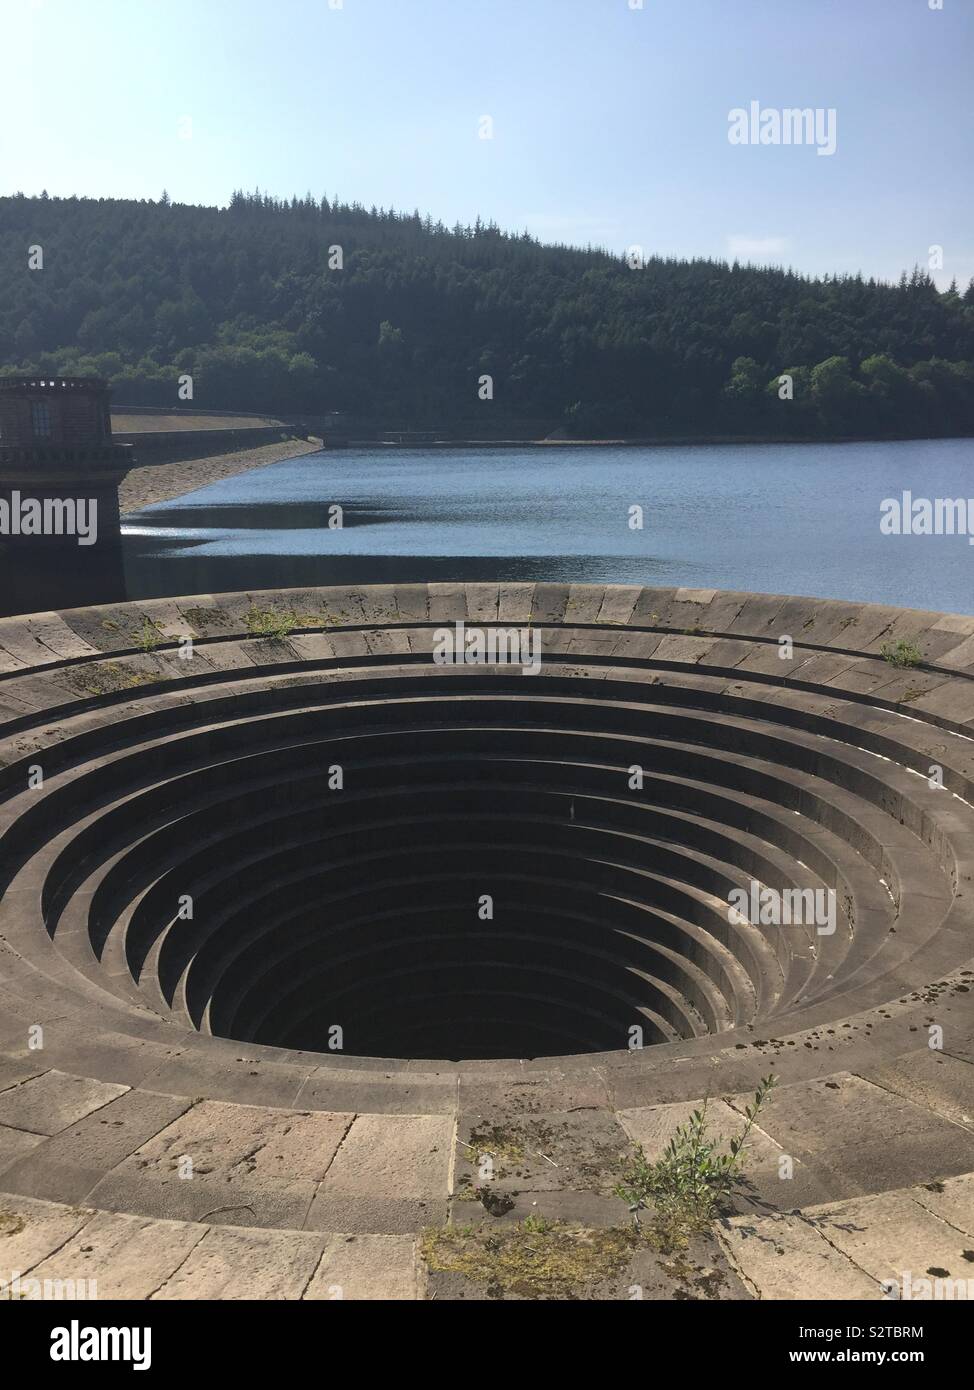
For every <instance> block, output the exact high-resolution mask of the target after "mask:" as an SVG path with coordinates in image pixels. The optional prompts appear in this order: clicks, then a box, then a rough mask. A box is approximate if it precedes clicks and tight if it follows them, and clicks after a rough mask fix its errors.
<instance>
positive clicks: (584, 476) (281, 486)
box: [125, 440, 974, 613]
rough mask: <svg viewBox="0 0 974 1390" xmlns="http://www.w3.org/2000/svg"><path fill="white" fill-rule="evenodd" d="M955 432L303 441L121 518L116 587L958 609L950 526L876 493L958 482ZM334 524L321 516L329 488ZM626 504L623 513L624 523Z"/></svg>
mask: <svg viewBox="0 0 974 1390" xmlns="http://www.w3.org/2000/svg"><path fill="white" fill-rule="evenodd" d="M972 460H974V441H971V440H922V441H919V442H913V441H910V442H898V443H893V444H832V445H817V444H797V445H721V446H699V447H697V446H694V447H658V448H607V447H606V448H603V447H599V448H595V447H578V448H574V447H546V448H527V449H524V448H491V447H483V448H476V449H449V448H439V449H429V450H422V449H402V448H385V449H381V450H379V449H372V448H370V449H349V450H334V451H330V452H322V453H316V454H308V455H305V456H304V457H301V458H296V459H288V460H285V461H284V462H282V463H277V464H271V465H269V466H268V467H266V468H261V469H255V470H253V471H251V472H249V473H244V474H241V475H239V476H238V477H235V478H229V479H226V480H225V481H223V482H220V483H216V484H214V485H213V486H210V487H206V488H203V489H201V490H200V491H198V492H194V493H191V494H189V495H188V496H185V497H182V498H179V499H178V500H176V501H172V502H167V503H163V504H161V505H158V506H155V507H150V508H146V509H145V510H144V511H142V512H139V513H137V514H134V515H132V516H130V517H128V518H126V525H125V537H126V542H125V543H126V575H127V583H128V588H129V594H130V596H131V597H133V598H137V597H147V596H158V595H163V594H187V593H214V592H220V591H222V590H225V589H245V588H262V587H272V586H291V585H303V584H328V583H345V582H352V583H363V582H368V581H372V582H376V583H388V582H391V581H396V580H423V579H447V578H453V579H483V580H491V579H515V578H522V579H550V580H561V581H565V580H576V581H608V582H614V583H634V582H635V583H645V584H660V585H672V584H686V585H691V586H694V587H699V588H729V589H753V590H758V591H763V592H773V593H793V594H814V595H817V596H821V597H824V598H851V599H864V600H870V601H874V602H880V603H894V604H905V605H909V606H911V607H917V608H935V609H945V610H951V611H956V612H964V613H971V612H974V546H972V545H970V544H969V542H968V539H967V537H966V536H885V535H883V534H881V532H880V528H879V522H880V503H881V502H882V500H883V499H884V498H887V497H899V496H901V494H902V493H903V492H904V491H905V490H909V491H911V492H912V493H913V494H914V496H916V497H929V498H936V497H965V498H966V497H970V498H971V499H972V501H971V515H972V525H974V466H972ZM335 506H338V507H340V508H341V509H342V521H343V525H342V527H341V528H340V529H338V528H335V527H330V526H329V524H328V522H329V516H330V515H334V514H333V513H330V510H329V509H330V508H332V507H335ZM633 507H641V508H642V515H643V526H642V529H641V530H639V529H633V528H632V527H631V526H630V515H631V512H630V509H631V508H633Z"/></svg>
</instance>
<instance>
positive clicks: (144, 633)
mask: <svg viewBox="0 0 974 1390" xmlns="http://www.w3.org/2000/svg"><path fill="white" fill-rule="evenodd" d="M131 636H132V644H133V646H136V647H138V648H139V650H140V651H143V652H154V651H155V649H156V647H158V646H159V644H160V643H161V641H162V633H161V632H160V631H159V629H158V627H157V626H156V624H155V623H154V622H153V621H152V619H151V618H143V619H142V626H141V627H140V628H138V629H137V630H136V631H135V632H133V633H132V634H131Z"/></svg>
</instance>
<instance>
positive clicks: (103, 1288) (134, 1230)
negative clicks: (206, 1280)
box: [30, 1212, 207, 1299]
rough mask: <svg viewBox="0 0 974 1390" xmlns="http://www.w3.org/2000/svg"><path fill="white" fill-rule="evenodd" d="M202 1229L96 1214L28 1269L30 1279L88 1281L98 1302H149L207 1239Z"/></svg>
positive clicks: (173, 1222)
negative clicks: (93, 1287) (193, 1250)
mask: <svg viewBox="0 0 974 1390" xmlns="http://www.w3.org/2000/svg"><path fill="white" fill-rule="evenodd" d="M206 1232H207V1228H206V1227H205V1226H190V1225H184V1224H183V1223H182V1222H177V1221H151V1220H147V1219H143V1218H141V1217H137V1216H124V1215H119V1214H116V1213H114V1212H98V1213H97V1214H96V1215H95V1216H93V1217H92V1218H91V1220H90V1221H88V1222H87V1223H86V1224H85V1225H84V1226H83V1227H82V1229H81V1230H80V1231H79V1232H78V1234H77V1235H75V1236H73V1237H72V1238H71V1239H70V1240H69V1241H67V1242H66V1244H64V1245H63V1246H62V1247H61V1248H60V1249H59V1250H58V1251H57V1252H56V1253H54V1254H52V1255H49V1256H48V1258H47V1259H46V1260H42V1261H41V1263H40V1264H39V1265H35V1266H34V1267H33V1268H32V1269H31V1271H30V1272H31V1276H32V1277H33V1278H35V1279H52V1280H68V1279H70V1280H74V1281H77V1280H80V1279H84V1280H85V1281H86V1282H87V1283H88V1284H89V1287H90V1286H91V1284H92V1283H93V1284H94V1286H95V1288H96V1289H97V1295H93V1294H89V1295H88V1296H97V1297H98V1298H99V1299H104V1298H125V1299H143V1298H149V1297H150V1296H151V1295H152V1294H153V1293H154V1292H155V1290H156V1289H158V1288H159V1286H160V1285H161V1284H163V1283H164V1282H165V1281H166V1280H167V1279H168V1278H169V1277H170V1276H171V1275H172V1274H174V1273H175V1271H176V1270H177V1269H178V1268H179V1266H180V1265H181V1264H182V1263H183V1261H184V1260H185V1259H186V1257H187V1256H188V1255H189V1253H190V1251H191V1250H192V1249H193V1248H194V1246H196V1245H197V1244H199V1242H200V1241H201V1240H202V1239H203V1238H204V1236H205V1235H206Z"/></svg>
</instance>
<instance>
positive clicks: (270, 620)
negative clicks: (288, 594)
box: [243, 603, 300, 641]
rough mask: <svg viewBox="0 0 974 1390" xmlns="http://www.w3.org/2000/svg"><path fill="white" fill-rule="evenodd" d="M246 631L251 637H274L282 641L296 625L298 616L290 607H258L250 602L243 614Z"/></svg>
mask: <svg viewBox="0 0 974 1390" xmlns="http://www.w3.org/2000/svg"><path fill="white" fill-rule="evenodd" d="M243 620H244V623H245V625H246V627H247V631H248V632H249V633H250V635H251V636H252V637H274V638H277V640H278V641H283V639H284V638H285V637H289V636H290V635H291V633H292V632H293V631H294V629H295V628H296V627H297V626H298V623H299V622H300V618H299V616H298V614H297V613H295V612H294V611H293V609H290V608H258V607H257V605H256V604H255V603H252V604H251V605H250V607H249V608H248V609H247V611H246V613H245V614H244V615H243Z"/></svg>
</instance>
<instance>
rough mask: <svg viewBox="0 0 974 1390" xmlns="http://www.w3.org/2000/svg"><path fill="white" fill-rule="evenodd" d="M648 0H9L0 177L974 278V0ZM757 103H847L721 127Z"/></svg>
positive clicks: (8, 182) (1, 36) (943, 280)
mask: <svg viewBox="0 0 974 1390" xmlns="http://www.w3.org/2000/svg"><path fill="white" fill-rule="evenodd" d="M632 2H633V0H343V3H342V6H341V8H339V9H332V8H330V4H329V0H0V52H2V55H3V68H4V72H3V83H2V87H0V190H2V191H3V192H14V191H17V190H22V191H24V192H25V193H38V192H40V191H41V189H42V188H47V190H48V191H49V192H50V193H57V194H68V193H72V192H74V193H78V194H86V195H89V196H108V195H115V196H121V197H133V198H142V197H146V198H156V197H158V196H159V194H160V192H161V190H162V189H163V188H166V189H168V191H169V193H170V195H171V197H172V198H173V199H174V201H179V202H193V203H197V202H199V203H220V204H222V203H226V201H227V200H228V198H229V196H230V193H231V192H232V190H233V189H234V188H235V187H238V186H239V187H245V188H248V189H252V188H254V187H255V186H259V187H260V188H261V189H263V190H266V191H269V192H273V193H276V194H279V195H286V196H290V195H291V194H292V193H299V194H303V193H304V192H306V191H307V190H308V189H310V190H311V191H313V192H314V193H315V194H316V195H320V194H321V193H322V192H327V193H328V194H329V196H331V195H332V194H334V193H338V194H339V195H340V196H341V197H342V198H343V199H346V200H349V201H351V200H354V199H358V200H359V201H361V202H363V203H365V204H366V205H367V206H368V205H371V204H372V203H375V204H376V205H384V206H390V205H392V206H395V207H398V208H404V209H407V210H410V211H411V210H412V209H413V208H414V207H418V208H419V209H420V210H421V211H422V212H424V213H425V212H430V213H431V214H432V215H433V216H434V218H436V217H439V218H442V219H443V220H444V221H445V222H447V223H451V224H452V223H453V222H454V221H456V220H460V221H463V222H468V221H473V220H474V218H475V217H476V216H477V215H478V214H480V215H481V216H482V217H483V218H484V219H485V220H489V219H491V218H493V219H494V220H495V221H496V222H498V223H499V224H500V225H501V226H502V227H505V228H512V229H518V230H520V229H522V228H524V227H527V228H528V229H529V230H530V231H532V232H534V233H535V234H537V235H539V236H541V237H542V238H544V239H550V240H565V241H571V242H576V243H580V244H585V243H586V242H588V241H592V242H596V243H601V244H604V245H606V246H609V247H610V248H612V249H614V250H622V249H624V248H625V247H627V246H629V245H631V244H637V243H638V244H641V245H642V246H644V247H645V248H646V250H647V252H650V251H652V252H659V253H662V254H673V255H708V256H719V257H732V256H733V255H734V254H738V255H739V256H740V258H741V259H756V260H759V261H774V262H777V263H782V264H789V265H793V266H795V267H797V268H799V269H802V270H805V271H810V272H815V273H823V272H826V271H854V270H858V269H862V270H863V271H864V272H866V273H867V274H875V275H880V276H884V277H887V278H895V277H897V276H898V275H899V272H900V271H901V270H902V269H903V268H904V267H911V266H912V265H913V264H914V263H915V262H919V263H920V264H921V265H923V266H926V264H927V255H928V247H929V246H930V245H932V244H938V245H942V246H943V248H944V270H943V272H942V273H937V274H936V279H937V280H938V283H940V284H947V283H949V281H950V279H951V276H952V275H956V276H957V278H958V280H959V282H960V283H961V285H962V286H963V285H964V284H965V283H966V281H967V280H968V279H969V278H970V277H971V276H972V275H974V178H972V172H974V170H972V164H974V159H972V147H971V132H972V128H974V120H972V116H974V80H972V72H974V0H943V9H942V10H940V11H938V10H931V9H930V8H929V0H777V3H771V0H644V4H643V8H642V9H641V10H640V9H636V10H632V9H630V3H632ZM331 3H335V0H331ZM752 100H757V101H759V102H760V103H761V104H762V106H763V107H795V106H799V107H806V106H810V107H823V108H828V107H834V108H835V110H836V115H837V136H838V145H837V150H836V153H835V154H834V155H833V156H831V157H822V156H819V155H817V154H816V152H815V150H814V148H807V147H773V146H772V147H760V146H759V147H756V148H752V147H750V146H748V147H743V148H740V147H735V146H732V145H731V144H730V143H729V142H728V139H727V130H728V112H729V111H730V110H731V109H732V108H733V107H739V106H741V107H746V106H747V105H748V103H749V102H750V101H752ZM484 115H489V116H491V117H492V119H493V123H494V138H493V139H492V140H481V139H478V121H479V119H480V117H481V116H484ZM184 117H189V118H190V119H191V121H192V128H191V138H189V139H186V138H181V135H182V134H185V133H186V131H187V129H188V128H187V127H186V125H185V124H181V122H182V121H183V118H184Z"/></svg>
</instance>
